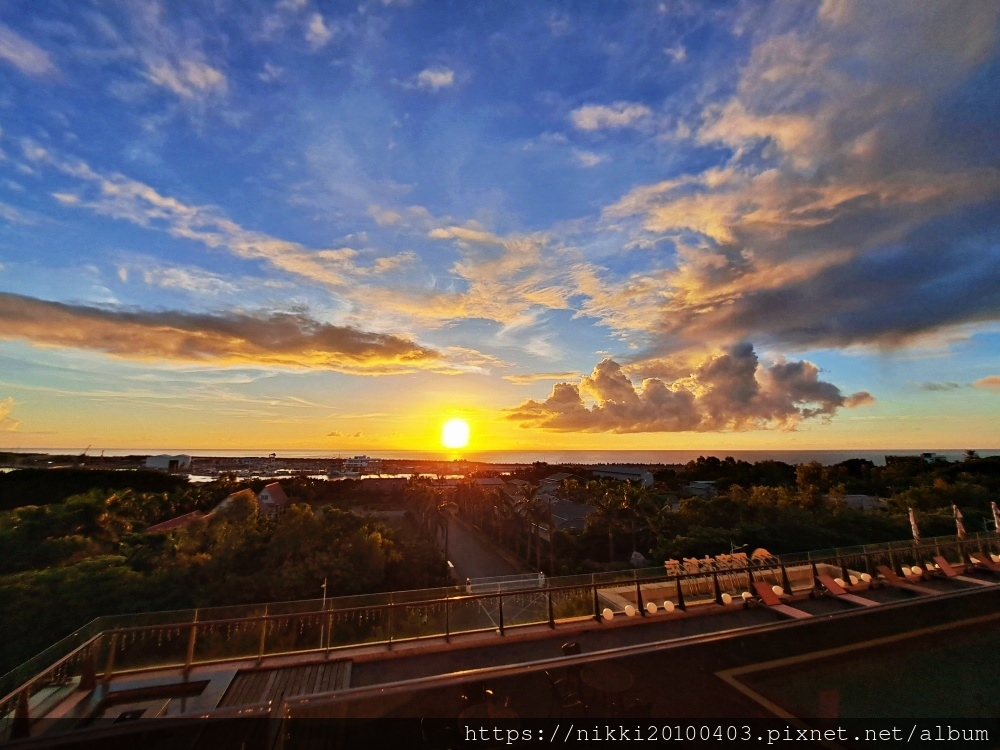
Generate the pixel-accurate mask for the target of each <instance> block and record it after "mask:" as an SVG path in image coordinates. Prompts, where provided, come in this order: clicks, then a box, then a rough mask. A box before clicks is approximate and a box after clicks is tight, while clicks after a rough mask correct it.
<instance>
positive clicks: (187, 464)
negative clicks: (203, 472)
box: [146, 453, 191, 471]
mask: <svg viewBox="0 0 1000 750" xmlns="http://www.w3.org/2000/svg"><path fill="white" fill-rule="evenodd" d="M146 468H147V469H159V470H160V471H190V470H191V456H168V455H167V454H166V453H163V454H161V455H159V456H147V457H146Z"/></svg>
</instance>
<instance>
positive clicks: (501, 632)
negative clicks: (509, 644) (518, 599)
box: [497, 589, 503, 635]
mask: <svg viewBox="0 0 1000 750" xmlns="http://www.w3.org/2000/svg"><path fill="white" fill-rule="evenodd" d="M497 598H498V599H499V611H500V635H503V591H500V590H499V589H498V590H497Z"/></svg>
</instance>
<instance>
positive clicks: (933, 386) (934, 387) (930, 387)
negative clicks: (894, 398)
mask: <svg viewBox="0 0 1000 750" xmlns="http://www.w3.org/2000/svg"><path fill="white" fill-rule="evenodd" d="M917 387H918V388H919V389H920V390H922V391H931V392H936V391H955V390H958V389H959V388H964V387H965V386H963V385H962V384H961V383H918V384H917Z"/></svg>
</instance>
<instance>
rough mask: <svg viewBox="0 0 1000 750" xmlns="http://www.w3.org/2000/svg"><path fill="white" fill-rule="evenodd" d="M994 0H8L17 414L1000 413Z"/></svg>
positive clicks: (655, 432)
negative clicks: (179, 0) (934, 0)
mask: <svg viewBox="0 0 1000 750" xmlns="http://www.w3.org/2000/svg"><path fill="white" fill-rule="evenodd" d="M998 15H1000V7H997V6H994V5H993V4H989V3H972V2H970V3H965V2H950V3H948V4H914V3H904V2H883V3H877V4H873V3H852V2H842V1H839V0H837V1H835V0H825V2H823V3H821V4H816V3H775V4H768V3H743V2H733V3H713V4H710V5H707V6H706V5H705V4H701V3H692V2H676V3H657V2H629V3H624V2H623V3H596V2H595V3H578V2H575V3H546V2H539V3H524V4H511V3H475V4H473V3H467V2H454V3H446V2H433V3H431V2H419V1H418V0H413V1H412V2H400V1H398V0H397V1H392V0H373V1H372V2H362V3H360V4H359V3H350V4H347V3H322V2H317V1H316V0H280V1H279V2H267V3H255V4H246V3H237V2H226V1H224V0H218V1H217V2H212V3H199V4H170V3H156V2H136V1H132V2H84V1H82V0H73V2H64V3H58V2H50V3H45V4H44V5H39V4H38V3H34V2H8V3H5V4H4V5H3V6H2V7H0V72H2V75H0V227H2V228H3V231H2V232H0V448H15V447H24V448H28V447H42V446H44V447H63V446H65V447H75V446H78V445H81V446H82V445H87V444H96V445H101V446H106V447H109V448H111V447H168V446H176V447H188V448H211V447H245V448H258V447H259V448H264V447H273V448H277V449H289V450H290V449H294V448H300V449H307V448H308V449H326V448H329V449H331V450H350V449H358V450H377V449H379V448H385V449H388V448H415V449H428V448H434V447H437V445H438V442H437V436H438V433H439V430H440V424H441V422H443V421H444V419H446V418H448V417H451V416H462V417H464V418H466V419H468V420H469V421H470V423H471V424H472V435H473V442H472V445H471V446H470V448H471V449H475V448H477V447H478V448H481V449H497V448H521V449H524V448H542V447H557V448H594V447H600V448H608V449H613V448H622V449H625V448H657V447H662V448H686V447H694V448H702V447H704V448H706V449H707V448H725V447H733V448H755V447H761V448H767V447H776V448H777V447H810V448H813V447H851V446H854V445H856V446H858V447H862V446H864V447H883V446H884V447H956V448H967V447H996V442H997V441H996V431H995V426H994V422H995V420H996V418H997V416H998V412H1000V409H998V397H1000V364H998V356H997V355H998V349H1000V339H998V335H997V333H998V331H997V319H998V317H1000V240H998V223H997V219H996V216H997V215H1000V212H998V196H1000V163H998V162H1000V152H998V151H997V149H996V145H995V133H996V131H997V124H998V117H1000V94H998V92H997V89H996V86H995V85H994V84H993V82H994V81H995V80H996V79H997V77H998V75H1000V70H998V68H1000V64H998V43H997V32H998V27H997V23H998ZM914 425H918V427H914Z"/></svg>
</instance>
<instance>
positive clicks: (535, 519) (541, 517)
mask: <svg viewBox="0 0 1000 750" xmlns="http://www.w3.org/2000/svg"><path fill="white" fill-rule="evenodd" d="M522 493H523V494H522V496H521V498H520V499H519V500H518V501H517V505H518V507H519V509H520V511H521V515H522V516H523V518H524V519H525V520H526V521H527V522H528V524H529V526H530V529H531V537H530V539H529V541H532V540H533V541H534V545H535V567H537V568H538V569H539V570H541V568H542V543H541V538H540V535H539V533H538V529H539V528H541V525H542V524H545V523H548V524H550V525H551V519H552V516H551V508H550V507H549V505H548V504H547V503H543V502H542V501H541V500H539V499H538V498H537V497H536V495H537V494H538V488H537V487H534V486H531V487H526V488H524V490H522ZM551 543H552V536H551V530H550V532H549V544H550V546H551ZM526 557H530V550H529V554H528V555H526ZM549 570H550V572H551V567H550V568H549Z"/></svg>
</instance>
